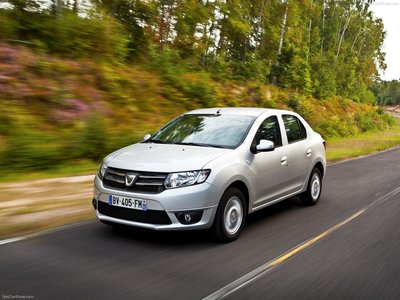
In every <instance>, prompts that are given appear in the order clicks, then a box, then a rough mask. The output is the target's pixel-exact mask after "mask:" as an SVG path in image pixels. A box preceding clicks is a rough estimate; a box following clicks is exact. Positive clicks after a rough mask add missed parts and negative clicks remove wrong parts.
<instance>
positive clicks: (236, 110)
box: [185, 107, 293, 117]
mask: <svg viewBox="0 0 400 300" xmlns="http://www.w3.org/2000/svg"><path fill="white" fill-rule="evenodd" d="M266 112H269V113H279V114H281V113H289V114H293V112H291V111H288V110H283V109H272V108H259V107H214V108H203V109H196V110H192V111H190V112H187V113H185V114H205V115H208V114H217V113H218V114H221V115H224V114H225V115H244V116H254V117H258V116H259V115H261V114H263V113H266Z"/></svg>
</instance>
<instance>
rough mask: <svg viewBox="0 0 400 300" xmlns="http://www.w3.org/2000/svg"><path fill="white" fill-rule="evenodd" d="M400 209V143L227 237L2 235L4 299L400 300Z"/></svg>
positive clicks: (111, 232) (340, 167) (102, 228)
mask: <svg viewBox="0 0 400 300" xmlns="http://www.w3.org/2000/svg"><path fill="white" fill-rule="evenodd" d="M88 201H89V200H88ZM399 216H400V148H397V149H394V150H390V151H387V152H383V153H380V154H377V155H373V156H370V157H366V158H363V159H357V160H352V161H348V162H344V163H339V164H335V165H331V166H329V167H328V174H327V177H326V178H325V181H324V190H323V194H322V198H321V200H320V203H319V204H318V205H317V206H314V207H302V206H300V205H299V203H298V199H296V198H293V199H290V200H288V201H285V202H282V203H279V204H277V205H274V206H272V207H269V208H266V209H264V210H262V211H260V212H257V213H255V214H254V215H252V216H251V217H250V218H249V219H248V222H247V224H246V226H245V228H244V231H243V232H242V235H241V236H240V238H239V239H238V240H237V241H235V242H233V243H230V244H218V243H215V242H213V241H212V240H211V239H210V238H209V236H208V234H207V232H186V233H159V232H151V231H145V230H136V229H135V230H125V231H119V230H115V229H113V228H111V227H108V226H106V225H103V224H100V223H98V222H97V221H93V222H86V223H80V224H77V225H75V226H72V227H67V228H63V229H60V230H56V231H54V232H50V233H46V234H44V235H40V236H36V237H33V238H29V239H26V240H22V241H18V242H13V243H7V244H1V245H0V297H2V298H1V299H6V298H7V297H8V296H20V298H19V299H21V297H22V296H34V299H203V298H205V297H207V296H210V298H209V299H212V298H215V297H219V296H225V297H226V299H366V298H368V299H400V217H399ZM349 218H350V219H349ZM343 221H346V222H344V223H342V222H343ZM306 241H308V243H306V244H304V242H306ZM282 255H284V256H282ZM254 272H256V273H254ZM238 279H239V280H242V281H241V282H240V284H236V285H235V283H234V284H233V285H232V282H235V280H238ZM221 289H222V290H221ZM218 291H219V292H218ZM14 299H15V298H14Z"/></svg>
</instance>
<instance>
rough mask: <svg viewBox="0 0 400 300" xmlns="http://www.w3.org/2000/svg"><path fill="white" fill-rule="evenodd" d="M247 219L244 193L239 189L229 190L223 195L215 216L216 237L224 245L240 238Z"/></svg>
mask: <svg viewBox="0 0 400 300" xmlns="http://www.w3.org/2000/svg"><path fill="white" fill-rule="evenodd" d="M245 219H246V206H245V202H244V196H243V193H242V192H241V191H240V190H239V189H238V188H229V189H227V190H226V191H225V193H224V194H223V196H222V198H221V201H220V203H219V206H218V209H217V214H216V216H215V220H214V225H213V231H214V235H215V237H216V238H217V239H218V240H219V241H221V242H224V243H227V242H231V241H234V240H236V239H237V238H238V236H239V234H240V232H241V230H242V228H243V225H244V221H245Z"/></svg>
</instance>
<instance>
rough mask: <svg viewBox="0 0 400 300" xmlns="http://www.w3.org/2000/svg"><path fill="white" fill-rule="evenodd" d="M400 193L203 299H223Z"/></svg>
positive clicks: (384, 196)
mask: <svg viewBox="0 0 400 300" xmlns="http://www.w3.org/2000/svg"><path fill="white" fill-rule="evenodd" d="M398 193H400V187H397V188H396V189H394V190H393V191H391V192H388V193H386V194H385V195H383V196H381V197H379V198H378V199H376V200H374V201H373V202H372V203H370V204H368V205H366V206H365V207H364V208H363V209H361V210H359V211H358V212H356V213H355V214H354V215H352V216H351V217H349V218H347V219H345V220H344V221H342V222H340V223H338V224H336V225H335V226H333V227H331V228H330V229H328V230H326V231H324V232H323V233H321V234H319V235H317V236H316V237H313V238H311V239H309V240H307V241H305V242H303V243H301V244H299V245H297V246H296V247H294V248H292V249H291V250H289V251H288V252H285V253H284V254H282V255H280V256H278V257H277V258H275V259H273V260H271V261H269V262H267V263H265V264H263V265H261V266H260V267H258V268H256V269H254V270H253V271H251V272H249V273H247V274H246V275H244V276H242V277H240V278H238V279H236V280H235V281H233V282H232V283H230V284H228V285H226V286H224V287H223V288H221V289H219V290H218V291H216V292H214V293H212V294H211V295H209V296H207V297H205V298H204V299H203V300H215V299H222V298H225V297H226V296H228V295H230V294H232V293H234V292H235V291H237V290H239V289H241V288H242V287H245V286H247V285H249V284H250V283H252V282H253V281H255V280H257V279H258V278H260V277H261V276H263V275H265V274H266V273H268V272H269V271H271V270H272V269H274V268H275V267H276V266H278V265H279V264H282V263H283V262H285V261H286V260H288V259H289V258H291V257H292V256H294V255H296V254H297V253H299V252H301V251H303V250H305V249H307V248H309V247H310V246H312V245H313V244H315V243H316V242H318V241H319V240H321V239H323V238H324V237H326V236H328V235H330V234H332V233H333V232H334V231H336V230H338V229H339V228H341V227H343V226H344V225H346V224H347V223H349V222H351V221H353V220H354V219H356V218H358V217H360V216H361V215H362V214H364V213H365V212H366V211H367V210H368V209H370V208H372V207H374V206H377V205H379V204H382V203H384V202H386V201H387V200H389V199H390V198H391V197H393V196H395V195H396V194H398Z"/></svg>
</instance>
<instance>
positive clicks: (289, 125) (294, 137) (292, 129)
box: [282, 115, 307, 144]
mask: <svg viewBox="0 0 400 300" xmlns="http://www.w3.org/2000/svg"><path fill="white" fill-rule="evenodd" d="M282 119H283V123H284V124H285V130H286V135H287V138H288V142H289V144H290V143H294V142H297V141H301V140H304V139H306V138H307V132H306V129H305V127H304V125H303V123H301V121H300V120H299V119H298V118H297V117H295V116H291V115H283V116H282Z"/></svg>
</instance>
